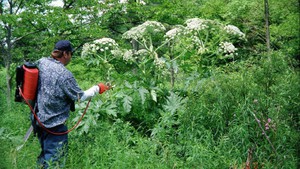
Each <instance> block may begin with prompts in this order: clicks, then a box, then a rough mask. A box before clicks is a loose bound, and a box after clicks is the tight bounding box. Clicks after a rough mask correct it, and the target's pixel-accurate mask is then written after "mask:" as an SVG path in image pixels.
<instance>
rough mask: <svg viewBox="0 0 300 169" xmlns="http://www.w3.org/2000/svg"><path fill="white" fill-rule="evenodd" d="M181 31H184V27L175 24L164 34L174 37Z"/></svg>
mask: <svg viewBox="0 0 300 169" xmlns="http://www.w3.org/2000/svg"><path fill="white" fill-rule="evenodd" d="M183 32H184V27H183V26H177V27H175V28H173V29H171V30H169V31H168V32H167V33H166V34H165V38H167V39H174V38H175V37H176V36H178V35H181V34H182V33H183Z"/></svg>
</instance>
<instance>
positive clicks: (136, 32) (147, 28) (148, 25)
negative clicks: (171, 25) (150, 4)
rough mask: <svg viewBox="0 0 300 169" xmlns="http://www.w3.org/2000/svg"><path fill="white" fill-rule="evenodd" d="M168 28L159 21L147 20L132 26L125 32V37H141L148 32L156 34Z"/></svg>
mask: <svg viewBox="0 0 300 169" xmlns="http://www.w3.org/2000/svg"><path fill="white" fill-rule="evenodd" d="M165 30H166V28H165V27H164V25H163V24H161V23H160V22H157V21H146V22H145V23H143V24H141V25H139V26H136V27H133V28H131V29H130V30H129V31H127V32H125V33H124V34H123V36H122V37H123V38H125V39H141V38H142V37H143V36H145V35H148V34H156V33H159V32H163V31H165Z"/></svg>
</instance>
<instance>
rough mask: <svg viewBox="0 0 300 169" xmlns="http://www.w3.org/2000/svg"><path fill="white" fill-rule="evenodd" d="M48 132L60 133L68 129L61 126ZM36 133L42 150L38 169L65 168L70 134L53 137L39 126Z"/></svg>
mask: <svg viewBox="0 0 300 169" xmlns="http://www.w3.org/2000/svg"><path fill="white" fill-rule="evenodd" d="M48 130H50V131H52V132H57V133H60V132H65V131H67V130H68V128H67V126H65V125H64V124H61V125H59V126H56V127H53V128H48ZM36 133H37V136H38V139H39V142H40V145H41V149H42V151H41V153H40V155H39V157H38V160H37V164H38V168H43V169H46V168H49V167H51V168H63V167H64V165H65V160H66V156H67V149H68V147H67V146H68V134H64V135H53V134H50V133H48V132H47V131H45V130H44V129H43V128H41V127H39V126H36Z"/></svg>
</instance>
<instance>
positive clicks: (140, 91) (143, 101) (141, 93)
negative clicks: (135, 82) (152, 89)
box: [139, 87, 149, 104]
mask: <svg viewBox="0 0 300 169" xmlns="http://www.w3.org/2000/svg"><path fill="white" fill-rule="evenodd" d="M139 93H140V96H141V99H142V104H144V103H145V100H146V96H145V94H147V93H149V91H148V90H147V89H145V88H143V87H141V88H139Z"/></svg>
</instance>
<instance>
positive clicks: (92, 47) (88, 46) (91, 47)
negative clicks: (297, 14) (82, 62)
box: [81, 38, 118, 57]
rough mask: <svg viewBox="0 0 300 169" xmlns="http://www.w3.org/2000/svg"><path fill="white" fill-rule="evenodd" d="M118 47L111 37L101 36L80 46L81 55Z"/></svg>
mask: <svg viewBox="0 0 300 169" xmlns="http://www.w3.org/2000/svg"><path fill="white" fill-rule="evenodd" d="M116 48H118V44H117V43H116V41H115V40H113V39H111V38H101V39H97V40H95V41H93V42H92V43H85V44H84V45H83V48H82V52H81V56H83V57H85V56H88V55H90V54H96V53H101V52H105V51H108V50H113V49H116Z"/></svg>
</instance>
